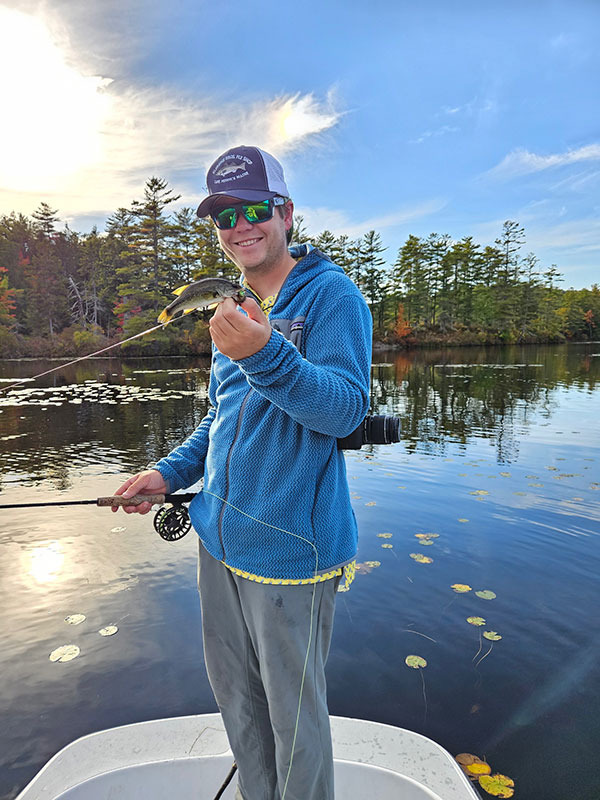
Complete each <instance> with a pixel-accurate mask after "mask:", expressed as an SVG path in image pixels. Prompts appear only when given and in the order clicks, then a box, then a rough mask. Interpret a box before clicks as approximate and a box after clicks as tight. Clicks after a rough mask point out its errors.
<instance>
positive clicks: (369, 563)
mask: <svg viewBox="0 0 600 800" xmlns="http://www.w3.org/2000/svg"><path fill="white" fill-rule="evenodd" d="M365 565H366V566H367V567H371V569H374V568H375V567H380V566H381V561H365Z"/></svg>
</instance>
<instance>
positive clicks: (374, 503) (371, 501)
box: [365, 500, 377, 506]
mask: <svg viewBox="0 0 600 800" xmlns="http://www.w3.org/2000/svg"><path fill="white" fill-rule="evenodd" d="M365 505H366V506H376V505H377V503H376V502H375V500H369V502H368V503H365Z"/></svg>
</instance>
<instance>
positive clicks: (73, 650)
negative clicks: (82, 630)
mask: <svg viewBox="0 0 600 800" xmlns="http://www.w3.org/2000/svg"><path fill="white" fill-rule="evenodd" d="M80 652H81V651H80V649H79V648H78V647H77V645H76V644H63V645H61V646H60V647H57V648H56V650H53V651H52V652H51V653H50V655H49V656H48V658H49V659H50V661H62V662H64V661H73V659H74V658H77V656H78V655H79V653H80Z"/></svg>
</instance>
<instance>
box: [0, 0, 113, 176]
mask: <svg viewBox="0 0 600 800" xmlns="http://www.w3.org/2000/svg"><path fill="white" fill-rule="evenodd" d="M0 69H1V71H2V74H3V75H5V76H8V75H10V79H8V78H6V79H5V80H4V81H3V82H2V87H1V88H0V100H1V107H2V109H3V124H2V126H1V127H0V185H1V186H2V187H3V188H5V189H14V190H17V191H40V190H45V191H49V190H56V189H60V188H66V184H67V183H68V178H69V176H70V175H72V174H73V173H75V172H76V171H77V170H79V169H81V168H82V167H85V166H89V165H91V164H94V163H95V162H97V161H98V160H99V159H100V158H101V155H102V152H101V135H100V132H101V129H102V124H103V121H104V120H105V119H106V117H107V114H108V111H109V103H110V100H109V98H108V96H107V95H106V94H104V93H103V92H102V89H103V87H104V86H105V85H106V83H107V82H106V81H105V80H103V79H102V78H99V77H86V76H84V75H82V74H80V72H78V71H77V69H76V68H75V67H74V66H73V65H72V64H70V63H68V61H67V57H66V54H65V53H64V52H62V51H61V50H60V48H59V47H58V46H57V44H56V43H55V42H54V41H53V39H52V37H51V35H50V32H49V30H48V28H47V27H46V26H45V25H44V23H43V21H42V20H41V19H39V18H36V17H33V16H30V15H27V14H24V13H22V12H20V11H15V10H12V9H8V8H2V7H0Z"/></svg>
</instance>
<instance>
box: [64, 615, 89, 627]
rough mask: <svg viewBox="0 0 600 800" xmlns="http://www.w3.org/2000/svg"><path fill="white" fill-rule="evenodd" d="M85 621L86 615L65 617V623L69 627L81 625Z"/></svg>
mask: <svg viewBox="0 0 600 800" xmlns="http://www.w3.org/2000/svg"><path fill="white" fill-rule="evenodd" d="M84 620H85V614H69V616H68V617H65V622H66V623H67V624H68V625H81V623H82V622H83V621H84Z"/></svg>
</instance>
